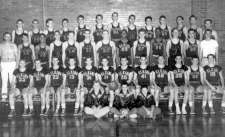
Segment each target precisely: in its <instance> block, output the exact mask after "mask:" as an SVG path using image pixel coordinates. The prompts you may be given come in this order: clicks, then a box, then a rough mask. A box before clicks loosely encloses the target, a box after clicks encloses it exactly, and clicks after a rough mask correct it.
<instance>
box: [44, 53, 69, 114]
mask: <svg viewBox="0 0 225 137" xmlns="http://www.w3.org/2000/svg"><path fill="white" fill-rule="evenodd" d="M63 78H65V74H64V70H63V68H62V67H61V66H60V65H59V59H58V57H55V56H53V57H52V67H51V68H50V70H49V80H48V81H49V89H48V91H47V92H46V97H47V102H46V103H47V104H46V110H47V111H46V114H47V115H48V114H49V108H50V100H49V97H50V95H51V94H53V96H55V94H56V101H57V103H56V110H54V111H55V112H54V116H59V108H60V105H61V107H62V112H61V116H64V115H65V108H66V104H65V83H64V81H65V80H63Z"/></svg>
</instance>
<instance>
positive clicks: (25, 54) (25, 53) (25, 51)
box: [20, 45, 33, 63]
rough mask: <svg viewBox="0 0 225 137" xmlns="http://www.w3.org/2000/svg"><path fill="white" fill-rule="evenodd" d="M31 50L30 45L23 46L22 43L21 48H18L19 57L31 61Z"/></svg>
mask: <svg viewBox="0 0 225 137" xmlns="http://www.w3.org/2000/svg"><path fill="white" fill-rule="evenodd" d="M32 56H33V53H32V50H31V48H30V46H28V47H25V46H24V45H22V48H21V50H20V59H22V60H25V61H26V63H28V62H29V63H32Z"/></svg>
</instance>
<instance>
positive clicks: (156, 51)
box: [152, 38, 165, 56]
mask: <svg viewBox="0 0 225 137" xmlns="http://www.w3.org/2000/svg"><path fill="white" fill-rule="evenodd" d="M164 50H165V42H164V40H163V39H162V38H155V39H153V40H152V55H157V56H163V55H164Z"/></svg>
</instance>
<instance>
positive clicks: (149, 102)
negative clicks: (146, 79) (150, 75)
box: [135, 92, 155, 108]
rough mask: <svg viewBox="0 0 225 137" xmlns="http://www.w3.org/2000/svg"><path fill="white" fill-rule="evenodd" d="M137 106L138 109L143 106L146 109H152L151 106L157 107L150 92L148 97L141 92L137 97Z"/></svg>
mask: <svg viewBox="0 0 225 137" xmlns="http://www.w3.org/2000/svg"><path fill="white" fill-rule="evenodd" d="M135 104H136V107H137V108H140V107H143V106H144V107H146V108H150V107H151V106H153V105H155V100H154V96H153V95H151V93H150V92H148V93H147V95H146V96H145V95H144V94H143V93H142V92H140V94H139V95H138V96H137V99H136V103H135Z"/></svg>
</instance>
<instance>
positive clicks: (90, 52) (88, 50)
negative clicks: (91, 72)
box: [82, 42, 94, 66]
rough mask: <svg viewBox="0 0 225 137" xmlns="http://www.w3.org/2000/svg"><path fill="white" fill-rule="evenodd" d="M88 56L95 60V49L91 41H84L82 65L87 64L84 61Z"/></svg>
mask: <svg viewBox="0 0 225 137" xmlns="http://www.w3.org/2000/svg"><path fill="white" fill-rule="evenodd" d="M87 58H92V60H94V49H93V46H92V44H91V42H89V43H85V42H84V46H83V47H82V66H84V65H85V63H84V62H85V60H86V59H87Z"/></svg>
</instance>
